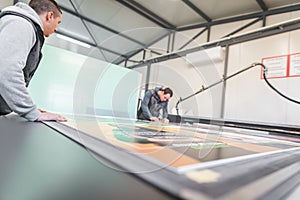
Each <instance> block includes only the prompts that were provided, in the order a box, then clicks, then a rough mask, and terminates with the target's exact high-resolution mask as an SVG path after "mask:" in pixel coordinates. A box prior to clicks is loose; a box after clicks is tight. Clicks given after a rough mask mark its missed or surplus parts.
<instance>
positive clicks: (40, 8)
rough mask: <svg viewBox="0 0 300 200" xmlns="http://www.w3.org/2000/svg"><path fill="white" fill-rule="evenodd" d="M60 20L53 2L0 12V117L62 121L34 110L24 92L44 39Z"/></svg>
mask: <svg viewBox="0 0 300 200" xmlns="http://www.w3.org/2000/svg"><path fill="white" fill-rule="evenodd" d="M61 19H62V12H61V10H60V8H59V7H58V5H57V3H56V2H55V1H54V0H31V1H30V2H29V4H28V5H27V4H25V3H17V4H16V5H15V6H9V7H6V8H4V9H3V10H2V11H1V12H0V115H6V114H9V113H11V112H15V113H17V114H19V115H20V116H22V117H24V118H26V119H28V120H29V121H47V120H55V121H66V119H65V118H64V117H62V116H60V115H58V114H54V113H50V112H46V111H43V110H41V109H38V108H37V107H36V105H35V104H34V103H33V101H32V99H31V97H30V95H29V92H28V90H27V86H28V84H29V82H30V80H31V78H32V76H33V74H34V72H35V70H36V69H37V67H38V64H39V62H40V60H41V57H42V54H41V48H42V46H43V44H44V36H45V37H48V36H50V35H51V34H52V33H53V32H55V31H57V26H58V24H59V23H60V22H61Z"/></svg>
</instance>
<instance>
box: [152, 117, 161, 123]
mask: <svg viewBox="0 0 300 200" xmlns="http://www.w3.org/2000/svg"><path fill="white" fill-rule="evenodd" d="M150 121H152V122H159V119H158V118H157V117H150Z"/></svg>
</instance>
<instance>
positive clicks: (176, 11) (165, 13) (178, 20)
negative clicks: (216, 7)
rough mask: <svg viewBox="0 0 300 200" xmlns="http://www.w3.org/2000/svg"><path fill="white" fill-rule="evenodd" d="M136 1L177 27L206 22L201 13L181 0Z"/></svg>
mask: <svg viewBox="0 0 300 200" xmlns="http://www.w3.org/2000/svg"><path fill="white" fill-rule="evenodd" d="M198 1H199V0H198ZM136 2H138V3H139V4H141V5H142V6H144V7H145V8H147V9H149V10H151V11H152V12H154V13H156V14H157V15H159V16H160V17H161V18H163V19H164V20H166V21H168V22H169V23H171V24H173V25H174V26H175V27H179V26H183V25H187V24H194V23H201V22H205V20H204V19H203V18H202V17H201V16H200V15H198V14H197V13H196V12H194V11H193V10H191V9H190V8H189V7H188V6H187V5H186V4H185V3H183V2H182V1H181V0H164V1H162V0H151V1H145V0H136Z"/></svg>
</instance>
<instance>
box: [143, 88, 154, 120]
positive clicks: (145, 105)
mask: <svg viewBox="0 0 300 200" xmlns="http://www.w3.org/2000/svg"><path fill="white" fill-rule="evenodd" d="M151 97H152V92H151V91H150V90H148V91H147V92H146V93H145V96H144V98H143V100H142V103H141V108H142V111H143V115H144V116H145V117H146V118H147V119H149V120H150V118H151V117H152V115H151V113H150V110H149V108H148V105H149V102H150V100H151Z"/></svg>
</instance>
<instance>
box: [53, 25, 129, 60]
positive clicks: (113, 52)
mask: <svg viewBox="0 0 300 200" xmlns="http://www.w3.org/2000/svg"><path fill="white" fill-rule="evenodd" d="M55 33H58V34H60V35H64V36H67V37H69V38H72V39H74V40H78V41H80V42H83V43H86V44H89V45H91V46H92V47H95V48H98V49H101V50H104V51H107V52H109V53H112V54H115V55H118V56H121V57H123V58H127V56H126V55H122V54H120V53H118V52H115V51H113V50H110V49H107V48H104V47H101V46H97V44H94V43H92V42H90V41H87V40H83V39H81V38H78V37H74V36H73V35H71V34H68V33H65V32H62V31H59V30H58V31H56V32H55Z"/></svg>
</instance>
